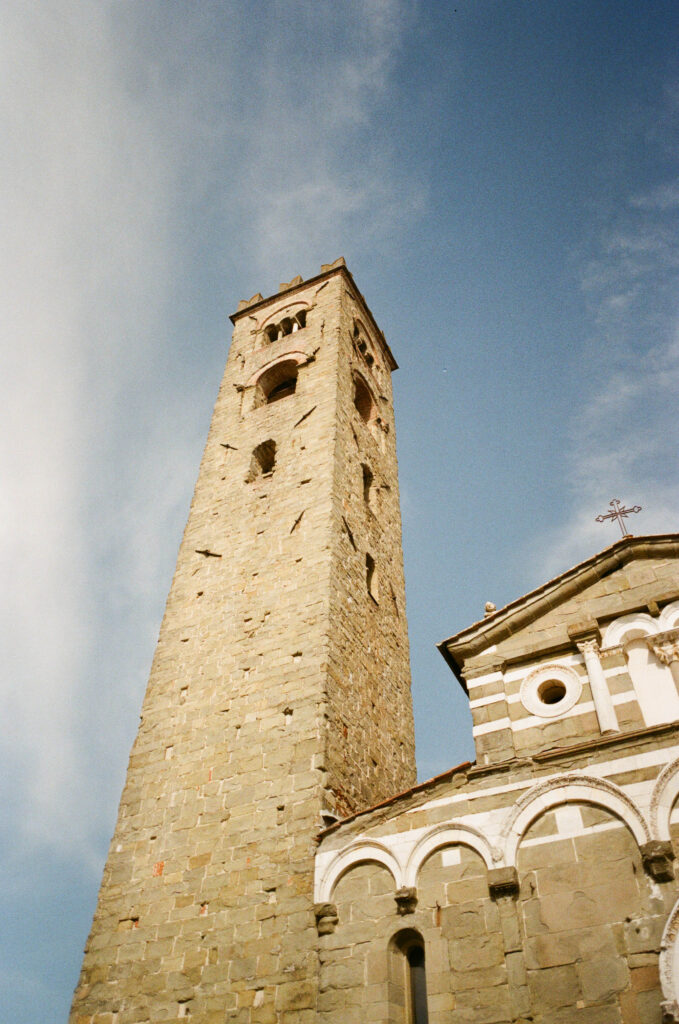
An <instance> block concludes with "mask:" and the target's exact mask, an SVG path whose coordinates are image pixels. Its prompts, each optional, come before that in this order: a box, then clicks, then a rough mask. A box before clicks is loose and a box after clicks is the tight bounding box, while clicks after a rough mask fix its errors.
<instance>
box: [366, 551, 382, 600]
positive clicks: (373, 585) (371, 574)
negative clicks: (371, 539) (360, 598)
mask: <svg viewBox="0 0 679 1024" xmlns="http://www.w3.org/2000/svg"><path fill="white" fill-rule="evenodd" d="M365 583H366V587H367V588H368V593H369V594H370V596H371V597H372V599H373V601H374V602H375V604H377V603H378V598H379V590H378V577H377V569H376V567H375V559H374V558H373V557H372V555H369V554H366V556H365Z"/></svg>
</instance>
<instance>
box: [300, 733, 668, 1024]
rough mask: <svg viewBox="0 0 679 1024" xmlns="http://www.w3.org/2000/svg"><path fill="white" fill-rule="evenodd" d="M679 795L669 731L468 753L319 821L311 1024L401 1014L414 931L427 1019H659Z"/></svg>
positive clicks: (485, 1023)
mask: <svg viewBox="0 0 679 1024" xmlns="http://www.w3.org/2000/svg"><path fill="white" fill-rule="evenodd" d="M673 780H674V781H673ZM678 793H679V744H678V743H677V740H676V728H674V727H671V728H666V729H665V730H664V732H661V731H659V730H657V731H653V730H645V731H644V732H643V733H642V734H640V735H638V736H636V737H635V738H634V740H633V741H632V740H630V739H628V738H625V737H616V738H615V739H613V740H600V741H599V743H598V744H583V745H582V747H581V748H580V749H579V750H578V751H573V752H572V754H571V755H570V756H569V757H566V756H565V755H564V753H563V752H561V753H560V754H559V755H557V754H552V755H550V756H549V757H548V758H546V759H545V758H544V757H543V759H542V761H538V760H532V761H529V760H524V761H523V762H518V761H517V762H515V763H514V764H513V765H512V766H511V767H510V766H505V767H503V768H502V769H493V768H486V769H483V768H481V767H478V768H475V767H473V766H463V767H462V768H461V769H460V770H459V771H454V772H451V773H449V775H448V776H446V777H442V778H441V779H438V780H436V779H435V780H432V781H431V782H430V783H425V784H422V785H421V786H419V787H416V788H415V789H414V790H412V791H411V792H410V793H408V794H404V795H403V796H401V797H399V798H397V799H395V800H394V801H393V802H392V804H391V806H387V807H381V808H376V809H375V810H373V811H370V812H367V813H365V814H361V815H357V816H355V817H354V819H353V820H351V821H347V822H346V823H343V824H340V825H339V826H337V827H336V828H333V829H330V830H327V831H326V832H325V833H324V834H323V837H322V840H321V844H320V847H319V854H318V857H317V873H316V898H317V900H319V901H323V902H324V903H325V904H326V906H327V904H328V903H329V904H331V905H332V907H333V908H334V910H335V911H336V915H337V920H336V923H333V925H332V926H331V927H332V930H331V931H330V932H329V934H323V935H321V936H320V938H319V942H320V944H321V981H320V984H321V993H322V994H321V999H320V1002H319V1017H320V1019H322V1020H324V1021H326V1022H327V1024H339V1022H340V1021H342V1022H343V1021H350V1022H353V1021H356V1022H358V1021H364V1020H371V1021H373V1020H374V1021H384V1022H386V1021H389V1024H412V1018H411V1017H409V1016H408V1012H407V1007H406V1006H404V1005H403V999H401V998H400V996H399V985H398V980H399V979H400V985H401V987H403V984H404V978H406V976H407V970H408V967H407V965H406V963H405V961H404V959H403V957H401V958H400V960H399V958H398V957H395V956H394V949H395V947H396V948H397V947H398V944H399V936H401V935H404V934H412V935H416V936H419V937H420V938H421V940H422V943H423V946H424V950H425V964H426V981H427V997H428V1008H429V1020H430V1022H432V1024H433V1022H441V1024H443V1022H450V1024H453V1022H457V1021H468V1022H470V1024H491V1022H498V1024H500V1022H502V1024H505V1022H506V1024H509V1022H518V1021H527V1020H532V1021H536V1022H537V1021H541V1022H545V1024H562V1022H563V1024H571V1022H572V1021H583V1022H587V1024H595V1022H596V1024H613V1022H616V1024H619V1022H622V1024H661V1021H662V1020H663V1016H662V1009H661V1004H662V1003H663V1002H664V1001H665V998H666V997H665V995H664V993H663V992H662V991H661V985H660V980H659V973H658V972H659V954H660V951H661V941H662V935H663V929H664V928H665V926H666V922H667V920H668V916H669V915H670V912H671V910H672V908H673V906H674V905H675V903H676V900H677V896H678V895H679V893H678V891H677V888H678V887H677V884H676V882H675V879H674V870H673V858H674V847H673V846H672V842H676V833H677V825H671V824H670V823H671V821H673V820H674V819H673V817H672V813H671V810H670V809H671V806H672V805H673V804H674V801H675V799H676V797H677V794H678ZM678 820H679V819H678ZM670 833H672V837H673V838H672V839H671V835H670ZM326 913H328V911H327V910H326ZM395 972H396V974H395ZM395 979H396V987H394V985H395ZM349 1008H350V1009H349Z"/></svg>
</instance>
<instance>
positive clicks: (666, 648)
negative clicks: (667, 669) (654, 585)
mask: <svg viewBox="0 0 679 1024" xmlns="http://www.w3.org/2000/svg"><path fill="white" fill-rule="evenodd" d="M646 643H647V645H648V649H649V651H652V652H653V654H655V656H656V658H657V659H658V661H660V662H662V664H663V665H671V664H672V662H673V661H679V639H676V638H674V639H671V640H670V639H666V638H662V637H658V636H648V637H646Z"/></svg>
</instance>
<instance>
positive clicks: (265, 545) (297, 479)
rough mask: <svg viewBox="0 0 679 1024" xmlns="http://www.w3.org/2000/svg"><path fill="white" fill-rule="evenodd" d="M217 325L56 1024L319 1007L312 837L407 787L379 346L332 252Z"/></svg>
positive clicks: (397, 528) (408, 741)
mask: <svg viewBox="0 0 679 1024" xmlns="http://www.w3.org/2000/svg"><path fill="white" fill-rule="evenodd" d="M231 319H232V320H233V323H234V332H233V341H232V344H231V349H230V352H229V358H228V362H227V366H226V371H225V374H224V379H223V382H222V385H221V388H220V391H219V396H218V398H217V403H216V405H215V410H214V415H213V418H212V424H211V426H210V432H209V435H208V439H207V445H206V448H205V452H204V455H203V460H202V463H201V467H200V473H199V476H198V482H197V484H196V489H195V493H194V496H193V501H192V504H191V511H190V515H189V520H188V523H187V526H186V530H185V533H184V537H183V540H182V544H181V547H180V551H179V557H178V560H177V569H176V572H175V576H174V580H173V583H172V588H171V590H170V594H169V598H168V601H167V607H166V610H165V616H164V619H163V623H162V626H161V630H160V637H159V640H158V647H157V650H156V654H155V657H154V660H153V666H152V669H151V677H150V680H149V684H148V689H147V692H146V696H145V699H144V705H143V709H142V717H141V724H140V727H139V733H138V735H137V739H136V741H135V744H134V747H133V750H132V754H131V757H130V762H129V768H128V773H127V780H126V784H125V789H124V791H123V795H122V799H121V803H120V809H119V815H118V822H117V824H116V828H115V833H114V836H113V839H112V842H111V847H110V851H109V856H108V860H107V863H106V868H105V871H104V877H103V881H102V885H101V890H100V893H99V902H98V906H97V910H96V913H95V917H94V923H93V926H92V931H91V934H90V937H89V940H88V943H87V948H86V952H85V958H84V964H83V969H82V973H81V977H80V981H79V984H78V987H77V989H76V994H75V999H74V1004H73V1010H72V1015H71V1021H72V1024H84V1022H88V1024H143V1022H147V1021H148V1022H160V1021H174V1020H176V1019H177V1018H178V1017H190V1019H191V1020H192V1021H193V1022H195V1024H197V1022H200V1024H217V1022H219V1024H222V1022H224V1021H231V1022H238V1024H241V1022H242V1024H269V1022H271V1024H273V1022H276V1024H284V1022H292V1021H294V1022H295V1024H308V1022H310V1021H313V1020H315V1017H316V1015H315V1000H316V991H317V970H318V957H317V952H316V950H317V935H316V927H315V919H314V912H313V857H314V849H315V844H314V837H315V835H316V833H317V832H318V831H319V829H321V828H322V827H323V825H324V824H327V823H328V822H329V821H332V820H333V819H334V818H335V817H337V816H340V817H342V816H345V815H347V814H350V813H352V812H353V811H355V810H358V809H360V808H364V807H366V806H369V805H371V804H375V803H377V802H379V801H381V800H383V799H385V798H386V797H388V796H391V795H393V794H394V793H396V792H399V791H400V790H403V789H405V788H407V787H409V786H411V785H413V783H414V781H415V764H414V741H413V723H412V708H411V699H410V677H409V657H408V638H407V630H406V618H405V594H404V581H403V561H402V553H401V525H400V511H399V497H398V479H397V467H396V448H395V437H394V418H393V407H392V390H391V379H390V378H391V371H392V370H393V369H395V367H396V364H395V362H394V359H393V356H392V355H391V352H390V350H389V347H388V345H387V343H386V341H385V339H384V336H383V335H382V333H381V331H380V330H379V328H378V327H377V325H376V324H375V321H374V320H373V318H372V315H371V313H370V310H369V309H368V307H367V306H366V304H365V301H364V299H363V297H362V296H361V294H360V292H359V291H358V289H357V288H356V285H355V283H354V281H353V278H352V277H351V274H350V273H349V271H348V270H347V268H346V266H345V263H344V260H343V259H340V260H337V262H336V263H333V264H332V265H327V266H323V267H322V269H321V273H320V274H319V275H318V276H316V277H313V278H311V279H310V280H307V281H302V279H301V278H300V277H298V278H295V279H294V280H293V281H291V282H290V283H289V284H285V285H281V287H280V289H279V293H278V294H277V295H275V296H273V297H271V298H268V299H263V298H262V296H261V295H259V294H258V295H255V296H253V298H252V299H250V300H248V301H246V302H241V303H240V304H239V307H238V310H237V312H236V313H235V314H234V315H233V316H232V318H231Z"/></svg>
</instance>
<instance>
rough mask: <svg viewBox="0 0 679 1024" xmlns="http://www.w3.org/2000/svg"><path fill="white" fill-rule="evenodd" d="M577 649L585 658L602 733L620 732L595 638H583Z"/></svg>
mask: <svg viewBox="0 0 679 1024" xmlns="http://www.w3.org/2000/svg"><path fill="white" fill-rule="evenodd" d="M578 650H579V651H580V652H581V653H582V656H583V657H584V659H585V667H586V669H587V675H588V676H589V685H590V689H591V691H592V700H593V701H594V707H595V709H596V713H597V718H598V719H599V728H600V729H601V731H602V733H605V732H620V726H619V725H618V716H617V715H616V713H615V708H614V707H613V701H612V700H611V694H610V691H609V689H608V683H607V682H606V676H605V675H604V670H603V668H602V667H601V661H600V660H599V645H598V643H597V642H596V640H583V641H581V642H580V643H579V644H578Z"/></svg>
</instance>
